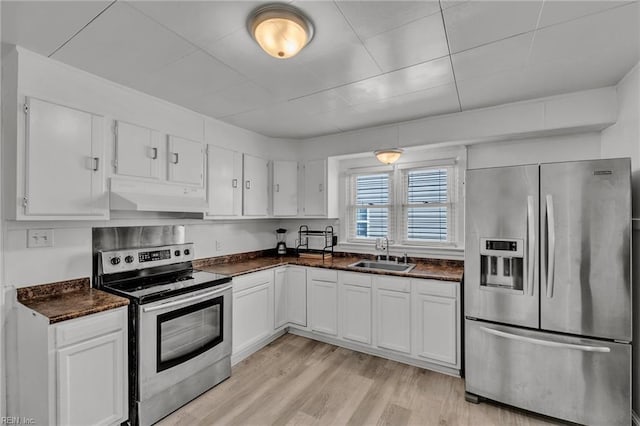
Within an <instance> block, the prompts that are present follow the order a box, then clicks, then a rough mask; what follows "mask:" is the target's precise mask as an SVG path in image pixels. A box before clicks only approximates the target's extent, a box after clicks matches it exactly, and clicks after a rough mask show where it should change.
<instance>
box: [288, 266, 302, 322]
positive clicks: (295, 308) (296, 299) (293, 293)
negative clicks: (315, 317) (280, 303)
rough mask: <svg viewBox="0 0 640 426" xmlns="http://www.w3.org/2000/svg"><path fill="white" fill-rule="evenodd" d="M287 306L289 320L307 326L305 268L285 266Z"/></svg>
mask: <svg viewBox="0 0 640 426" xmlns="http://www.w3.org/2000/svg"><path fill="white" fill-rule="evenodd" d="M287 308H288V317H289V322H290V323H292V324H297V325H301V326H303V327H306V326H307V271H306V269H305V268H300V267H295V266H290V267H288V268H287Z"/></svg>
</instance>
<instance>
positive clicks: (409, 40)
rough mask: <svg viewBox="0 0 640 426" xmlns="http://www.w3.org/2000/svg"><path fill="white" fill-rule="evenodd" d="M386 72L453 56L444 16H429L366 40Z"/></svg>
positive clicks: (366, 43)
mask: <svg viewBox="0 0 640 426" xmlns="http://www.w3.org/2000/svg"><path fill="white" fill-rule="evenodd" d="M364 44H365V46H366V47H367V49H368V50H369V52H370V53H371V55H372V56H373V58H374V59H375V60H376V62H377V63H378V65H380V67H381V68H382V70H383V71H393V70H397V69H400V68H404V67H407V66H411V65H415V64H418V63H421V62H425V61H430V60H432V59H436V58H440V57H443V56H446V55H448V54H449V49H448V47H447V39H446V36H445V33H444V26H443V24H442V16H441V15H440V14H436V15H431V16H427V17H425V18H421V19H418V20H416V21H413V22H410V23H409V24H407V25H404V26H402V27H399V28H396V29H393V30H390V31H387V32H384V33H382V34H378V35H377V36H374V37H371V38H369V39H367V40H365V41H364Z"/></svg>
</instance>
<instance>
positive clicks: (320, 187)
mask: <svg viewBox="0 0 640 426" xmlns="http://www.w3.org/2000/svg"><path fill="white" fill-rule="evenodd" d="M318 191H319V192H322V184H319V185H318Z"/></svg>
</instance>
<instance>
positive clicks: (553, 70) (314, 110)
mask: <svg viewBox="0 0 640 426" xmlns="http://www.w3.org/2000/svg"><path fill="white" fill-rule="evenodd" d="M261 3H265V2H260V1H193V2H191V1H117V2H116V1H114V2H104V1H66V2H65V1H63V2H60V1H43V2H32V1H28V2H27V1H22V2H18V1H2V3H1V7H2V42H3V43H11V44H17V45H20V46H23V47H25V48H27V49H30V50H33V51H35V52H38V53H40V54H43V55H46V56H50V57H52V58H53V59H56V60H59V61H62V62H65V63H68V64H70V65H73V66H76V67H78V68H81V69H84V70H87V71H89V72H91V73H94V74H97V75H100V76H102V77H105V78H107V79H109V80H113V81H116V82H118V83H121V84H123V85H126V86H130V87H132V88H135V89H138V90H141V91H143V92H146V93H149V94H151V95H154V96H157V97H159V98H163V99H166V100H168V101H171V102H174V103H176V104H179V105H182V106H185V107H187V108H189V109H192V110H194V111H198V112H200V113H203V114H205V115H208V116H211V117H215V118H218V119H220V120H223V121H226V122H228V123H231V124H234V125H237V126H240V127H243V128H246V129H250V130H253V131H256V132H258V133H262V134H264V135H268V136H274V137H286V138H307V137H312V136H317V135H321V134H328V133H335V132H340V131H345V130H352V129H357V128H362V127H368V126H374V125H379V124H386V123H390V122H396V121H403V120H409V119H414V118H419V117H425V116H431V115H438V114H445V113H451V112H457V111H464V110H469V109H473V108H478V107H485V106H491V105H497V104H501V103H505V102H511V101H518V100H524V99H531V98H536V97H541V96H548V95H555V94H560V93H566V92H571V91H576V90H584V89H590V88H597V87H603V86H608V85H613V84H616V83H617V82H618V81H619V80H620V79H621V78H622V77H623V76H624V75H625V74H626V72H628V71H629V70H630V69H631V68H632V67H633V66H634V65H635V64H636V63H637V62H638V60H639V59H640V27H639V21H640V8H639V5H638V1H592V0H587V1H576V0H570V1H560V0H545V1H543V0H535V1H523V0H512V1H504V0H503V1H453V0H441V1H433V0H422V1H373V0H371V1H345V0H337V1H328V0H326V1H310V0H297V1H294V2H292V3H293V4H294V5H296V6H298V7H299V8H300V9H302V10H303V11H304V12H305V13H306V14H307V15H308V16H309V17H310V18H311V20H312V21H313V22H314V24H315V28H316V34H315V37H314V39H313V40H312V41H311V43H310V44H309V45H308V46H307V48H305V49H304V50H303V51H302V52H301V53H300V54H299V55H298V56H296V57H294V58H292V59H289V60H279V59H275V58H272V57H270V56H268V55H267V54H265V53H264V52H262V51H261V50H260V49H259V47H258V46H257V45H256V43H254V42H253V40H252V39H251V37H250V36H249V34H248V32H247V30H246V27H245V23H246V19H247V16H248V15H249V14H250V13H251V11H252V10H253V9H254V8H256V7H257V6H258V5H259V4H261Z"/></svg>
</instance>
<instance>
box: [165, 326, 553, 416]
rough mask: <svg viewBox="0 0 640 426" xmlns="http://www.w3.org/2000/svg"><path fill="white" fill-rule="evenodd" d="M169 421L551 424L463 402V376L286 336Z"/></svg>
mask: <svg viewBox="0 0 640 426" xmlns="http://www.w3.org/2000/svg"><path fill="white" fill-rule="evenodd" d="M158 424H159V425H162V426H169V425H331V426H333V425H393V426H396V425H440V426H445V425H474V426H476V425H481V426H484V425H522V426H528V425H549V424H553V423H550V420H548V419H546V418H539V417H532V416H531V415H529V414H527V413H523V412H520V411H517V410H513V409H510V408H508V407H503V406H498V405H495V404H487V403H481V404H477V405H476V404H470V403H468V402H466V401H465V400H464V382H463V380H462V379H460V378H456V377H451V376H447V375H444V374H440V373H436V372H433V371H429V370H423V369H421V368H417V367H412V366H408V365H405V364H401V363H398V362H395V361H389V360H386V359H383V358H378V357H375V356H371V355H366V354H361V353H358V352H354V351H351V350H348V349H344V348H339V347H336V346H333V345H328V344H325V343H321V342H317V341H314V340H310V339H307V338H304V337H300V336H294V335H292V334H285V335H284V336H282V337H281V338H279V339H278V340H276V341H275V342H273V343H271V344H270V345H268V346H267V347H265V348H263V349H262V350H260V351H258V352H256V353H255V354H253V355H252V356H251V357H249V358H247V359H245V360H244V361H242V362H241V363H239V364H238V365H236V366H235V367H234V368H233V373H232V375H231V378H230V379H228V380H227V381H225V382H223V383H221V384H220V385H218V386H217V387H215V388H213V389H212V390H210V391H209V392H207V393H205V394H203V395H202V396H200V397H199V398H197V399H196V400H194V401H192V402H191V403H189V404H187V405H186V406H184V407H182V408H181V409H179V410H178V411H176V412H174V413H172V414H171V415H169V416H168V417H166V418H165V419H163V420H162V421H160V423H158Z"/></svg>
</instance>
